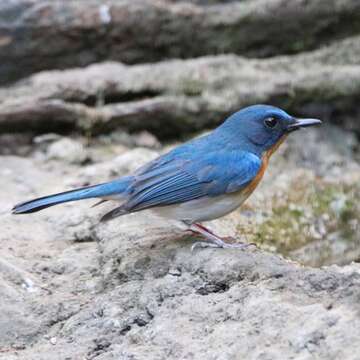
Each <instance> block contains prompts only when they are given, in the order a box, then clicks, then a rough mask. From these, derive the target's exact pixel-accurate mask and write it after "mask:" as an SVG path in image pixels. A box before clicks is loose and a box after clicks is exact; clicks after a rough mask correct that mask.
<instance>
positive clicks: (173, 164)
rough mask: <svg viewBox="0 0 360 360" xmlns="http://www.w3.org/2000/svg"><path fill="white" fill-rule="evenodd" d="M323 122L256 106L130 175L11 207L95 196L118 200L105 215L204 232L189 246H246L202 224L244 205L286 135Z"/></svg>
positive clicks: (24, 210)
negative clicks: (152, 219) (149, 215)
mask: <svg viewBox="0 0 360 360" xmlns="http://www.w3.org/2000/svg"><path fill="white" fill-rule="evenodd" d="M320 124H321V120H319V119H315V118H297V117H293V116H291V115H289V114H288V113H287V112H285V111H284V110H282V109H280V108H278V107H275V106H271V105H263V104H258V105H251V106H248V107H245V108H243V109H241V110H239V111H237V112H235V113H234V114H233V115H231V116H230V117H228V118H227V119H226V120H225V121H224V122H223V123H222V124H221V125H220V126H218V127H217V128H215V129H214V130H213V131H211V132H210V133H208V134H207V135H204V136H201V137H197V138H195V139H192V140H190V141H188V142H185V143H183V144H181V145H179V146H177V147H175V148H174V149H172V150H170V151H169V152H167V153H165V154H163V155H161V156H159V157H158V158H156V159H154V160H152V161H150V162H149V163H147V164H145V165H144V166H142V167H140V168H139V169H138V170H136V171H135V172H134V173H133V174H132V175H127V176H123V177H120V178H118V179H115V180H111V181H109V182H105V183H101V184H97V185H91V186H86V187H82V188H78V189H74V190H70V191H66V192H61V193H57V194H53V195H48V196H44V197H40V198H37V199H33V200H30V201H26V202H22V203H20V204H17V205H15V206H14V208H13V209H12V213H13V214H28V213H33V212H36V211H39V210H42V209H45V208H48V207H50V206H53V205H57V204H61V203H66V202H70V201H78V200H83V199H90V198H98V199H101V200H100V203H102V202H105V201H109V200H114V201H117V202H118V203H117V206H116V207H115V208H114V209H112V210H111V211H110V212H107V213H106V214H105V215H103V216H102V218H101V221H109V220H112V219H115V218H117V217H118V216H123V215H126V214H130V213H135V212H138V211H142V210H151V211H153V212H154V213H156V214H157V215H159V216H162V217H165V218H168V219H171V220H176V221H177V222H178V223H179V224H180V225H181V227H182V228H183V229H184V230H186V231H190V232H192V233H195V234H197V235H199V236H201V237H202V240H201V241H197V242H196V243H195V244H194V245H193V247H192V249H193V248H195V247H197V246H201V247H217V248H246V247H247V246H249V245H251V244H249V243H243V242H237V243H229V242H227V241H226V239H224V238H222V237H220V236H218V235H216V234H215V233H214V232H212V231H211V230H209V229H207V228H206V227H205V226H204V225H202V222H205V221H210V220H213V219H216V218H219V217H222V216H225V215H227V214H229V213H230V212H232V211H234V210H235V209H237V208H238V207H240V206H241V205H242V204H243V203H244V202H245V200H246V199H247V198H248V197H249V196H250V195H251V194H252V192H253V191H254V190H255V188H256V187H257V186H258V184H259V183H260V181H261V179H262V178H263V175H264V173H265V171H266V168H267V167H268V163H269V159H270V157H271V155H272V154H273V153H274V152H275V151H276V150H277V149H278V148H279V146H280V145H281V144H282V143H283V142H284V140H285V139H286V138H287V136H288V135H289V134H290V133H292V132H294V131H296V130H299V129H301V128H305V127H309V126H314V125H320ZM98 204H99V203H97V204H95V205H98Z"/></svg>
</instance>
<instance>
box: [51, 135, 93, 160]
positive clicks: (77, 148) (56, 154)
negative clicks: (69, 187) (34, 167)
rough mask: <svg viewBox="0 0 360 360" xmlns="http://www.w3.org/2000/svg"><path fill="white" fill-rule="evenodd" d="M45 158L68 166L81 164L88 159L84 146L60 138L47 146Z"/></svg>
mask: <svg viewBox="0 0 360 360" xmlns="http://www.w3.org/2000/svg"><path fill="white" fill-rule="evenodd" d="M46 156H47V158H48V159H57V160H62V161H65V162H67V163H69V164H82V163H84V162H85V161H86V160H87V158H88V155H87V152H86V149H85V147H84V145H83V144H81V143H79V142H77V141H74V140H72V139H69V138H62V139H60V140H58V141H55V142H53V143H52V144H51V145H49V146H48V148H47V151H46Z"/></svg>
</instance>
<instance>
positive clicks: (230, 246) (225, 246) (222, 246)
mask: <svg viewBox="0 0 360 360" xmlns="http://www.w3.org/2000/svg"><path fill="white" fill-rule="evenodd" d="M252 246H254V247H257V245H256V244H255V243H249V244H247V243H234V244H229V243H226V242H225V241H224V242H223V243H222V244H221V243H212V242H207V241H197V242H196V243H194V244H193V245H192V246H191V252H193V251H194V250H195V249H196V248H202V249H205V248H217V249H240V250H244V249H247V248H249V247H252Z"/></svg>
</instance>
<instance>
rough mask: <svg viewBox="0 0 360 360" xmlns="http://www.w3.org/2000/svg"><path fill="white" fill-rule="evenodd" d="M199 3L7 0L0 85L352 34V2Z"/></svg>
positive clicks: (271, 51)
mask: <svg viewBox="0 0 360 360" xmlns="http://www.w3.org/2000/svg"><path fill="white" fill-rule="evenodd" d="M203 3H206V1H204V2H203ZM202 5H203V4H200V5H197V4H195V2H193V3H191V2H189V1H176V2H173V1H166V0H161V1H153V0H137V1H133V0H122V1H117V0H108V1H107V2H106V3H104V2H103V1H101V0H88V1H86V2H83V1H80V2H79V1H77V0H67V1H65V2H53V1H50V0H42V1H40V2H39V1H33V0H12V1H10V2H9V1H6V2H4V4H1V6H0V24H1V42H0V47H1V62H0V79H1V82H2V83H4V82H9V81H13V80H17V79H19V78H21V77H24V76H26V75H29V74H31V73H33V72H36V71H39V70H44V69H54V68H60V69H64V68H68V67H74V66H84V65H88V64H91V63H94V62H98V61H104V60H105V59H109V60H114V61H123V62H125V63H135V62H142V63H144V62H154V61H159V60H162V59H164V58H174V57H175V58H188V57H198V56H202V55H207V54H223V53H236V54H241V55H246V56H250V57H257V56H260V57H264V56H269V55H276V54H286V53H297V52H301V51H304V50H309V49H314V48H316V47H318V46H319V44H327V43H330V42H332V41H334V40H337V39H342V38H344V37H346V36H349V35H353V34H354V32H355V33H356V32H357V33H358V32H359V29H358V21H359V13H360V11H359V10H360V7H359V3H358V1H357V0H342V1H341V5H339V4H338V1H336V0H327V1H316V2H307V3H304V2H303V1H302V0H293V1H291V2H289V1H287V0H271V1H270V0H256V1H239V2H237V1H222V2H217V1H209V2H207V4H206V6H202ZM139 19H141V21H139ZM334 27H336V32H334V31H333V29H334ZM135 29H136V30H135ZM89 100H90V99H89Z"/></svg>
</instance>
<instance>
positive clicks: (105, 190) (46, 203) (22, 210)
mask: <svg viewBox="0 0 360 360" xmlns="http://www.w3.org/2000/svg"><path fill="white" fill-rule="evenodd" d="M131 180H132V177H131V176H126V177H123V178H121V179H118V180H114V181H111V182H108V183H103V184H98V185H93V186H86V187H83V188H80V189H74V190H70V191H65V192H62V193H59V194H54V195H49V196H44V197H41V198H38V199H34V200H30V201H26V202H23V203H20V204H17V205H15V206H14V208H13V209H12V212H13V214H28V213H32V212H36V211H39V210H42V209H46V208H47V207H50V206H53V205H57V204H62V203H65V202H68V201H77V200H83V199H90V198H104V197H107V196H111V195H118V194H121V193H124V192H126V190H127V188H128V187H129V185H130V182H131Z"/></svg>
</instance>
